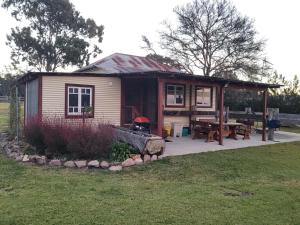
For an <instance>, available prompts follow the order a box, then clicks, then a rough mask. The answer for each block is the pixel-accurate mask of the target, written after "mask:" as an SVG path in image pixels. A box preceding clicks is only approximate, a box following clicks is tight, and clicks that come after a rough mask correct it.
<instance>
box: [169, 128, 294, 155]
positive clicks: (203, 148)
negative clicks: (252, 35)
mask: <svg viewBox="0 0 300 225" xmlns="http://www.w3.org/2000/svg"><path fill="white" fill-rule="evenodd" d="M238 137H239V139H238V140H233V139H227V138H224V145H219V144H218V142H217V141H215V142H210V143H208V142H205V140H204V139H196V140H192V139H191V137H189V136H188V137H181V138H172V139H170V140H171V141H172V142H166V150H165V153H164V155H163V156H164V157H165V156H175V155H187V154H193V153H201V152H210V151H220V150H227V149H238V148H246V147H252V146H260V145H270V144H278V143H284V142H293V141H300V134H296V133H290V132H284V131H276V133H275V141H262V140H261V134H252V135H251V138H250V140H243V139H242V137H241V136H238Z"/></svg>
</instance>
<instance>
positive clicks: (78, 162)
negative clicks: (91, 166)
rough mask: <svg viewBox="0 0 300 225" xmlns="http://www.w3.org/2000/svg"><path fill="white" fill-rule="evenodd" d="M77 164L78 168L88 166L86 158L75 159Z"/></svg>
mask: <svg viewBox="0 0 300 225" xmlns="http://www.w3.org/2000/svg"><path fill="white" fill-rule="evenodd" d="M75 165H76V167H77V168H84V167H86V160H79V161H75Z"/></svg>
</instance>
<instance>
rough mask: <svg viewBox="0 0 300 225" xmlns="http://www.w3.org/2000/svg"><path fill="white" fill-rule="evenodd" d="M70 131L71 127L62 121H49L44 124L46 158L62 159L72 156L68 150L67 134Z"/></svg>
mask: <svg viewBox="0 0 300 225" xmlns="http://www.w3.org/2000/svg"><path fill="white" fill-rule="evenodd" d="M68 130H70V128H69V126H68V125H67V124H66V123H65V122H64V121H62V120H59V119H58V120H57V119H47V120H46V121H44V124H43V133H44V142H45V145H46V146H47V148H46V151H45V153H46V156H47V157H49V158H52V157H61V156H66V155H70V152H68V150H67V144H68V139H67V137H68V136H67V134H68Z"/></svg>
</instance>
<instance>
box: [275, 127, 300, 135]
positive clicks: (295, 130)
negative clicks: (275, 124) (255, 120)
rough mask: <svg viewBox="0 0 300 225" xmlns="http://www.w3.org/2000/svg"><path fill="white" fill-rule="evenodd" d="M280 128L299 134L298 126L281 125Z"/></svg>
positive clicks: (299, 128)
mask: <svg viewBox="0 0 300 225" xmlns="http://www.w3.org/2000/svg"><path fill="white" fill-rule="evenodd" d="M280 130H282V131H287V132H292V133H298V134H300V127H281V128H280Z"/></svg>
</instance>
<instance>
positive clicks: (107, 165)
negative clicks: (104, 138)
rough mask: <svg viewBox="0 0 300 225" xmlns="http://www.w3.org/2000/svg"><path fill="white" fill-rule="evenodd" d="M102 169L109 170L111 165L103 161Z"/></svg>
mask: <svg viewBox="0 0 300 225" xmlns="http://www.w3.org/2000/svg"><path fill="white" fill-rule="evenodd" d="M100 167H101V168H102V169H107V168H108V167H109V163H108V162H106V161H102V162H101V163H100Z"/></svg>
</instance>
